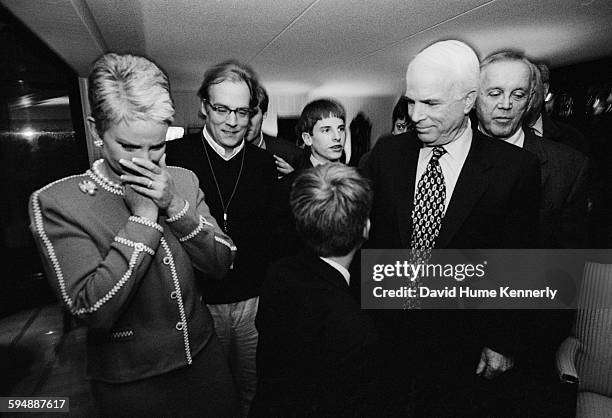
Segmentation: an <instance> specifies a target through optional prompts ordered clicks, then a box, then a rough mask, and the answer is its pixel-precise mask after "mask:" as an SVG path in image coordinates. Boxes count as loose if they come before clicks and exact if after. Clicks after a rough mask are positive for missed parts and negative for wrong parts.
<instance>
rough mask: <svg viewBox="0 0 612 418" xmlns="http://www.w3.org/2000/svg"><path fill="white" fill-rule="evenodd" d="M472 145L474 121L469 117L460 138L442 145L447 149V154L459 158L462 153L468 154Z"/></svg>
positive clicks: (454, 158)
mask: <svg viewBox="0 0 612 418" xmlns="http://www.w3.org/2000/svg"><path fill="white" fill-rule="evenodd" d="M471 145H472V123H471V122H470V120H469V119H468V121H467V126H466V128H465V130H464V131H463V132H462V133H461V135H459V138H457V139H455V140H454V141H453V142H449V143H448V144H446V145H442V146H443V147H444V149H445V150H446V154H448V156H449V157H450V158H451V159H453V160H459V159H460V157H461V156H462V155H467V154H468V152H469V151H470V146H471Z"/></svg>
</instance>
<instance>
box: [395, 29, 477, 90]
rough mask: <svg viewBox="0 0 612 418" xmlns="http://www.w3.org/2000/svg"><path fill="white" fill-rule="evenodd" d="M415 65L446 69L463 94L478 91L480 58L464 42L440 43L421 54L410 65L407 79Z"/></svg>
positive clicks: (449, 41)
mask: <svg viewBox="0 0 612 418" xmlns="http://www.w3.org/2000/svg"><path fill="white" fill-rule="evenodd" d="M415 64H426V65H428V66H432V67H434V68H440V69H444V70H446V71H447V72H448V74H449V75H451V77H452V78H451V81H452V82H453V84H454V85H455V86H456V87H457V88H459V89H460V90H461V93H462V94H464V93H469V92H471V91H476V90H477V89H478V79H479V75H480V71H479V64H478V56H477V55H476V52H474V50H473V49H472V48H471V47H470V46H469V45H467V44H466V43H464V42H461V41H457V40H446V41H438V42H436V43H434V44H432V45H430V46H428V47H427V48H425V49H423V50H422V51H421V52H419V53H418V54H417V55H416V56H415V57H414V59H413V60H412V61H411V62H410V64H409V65H408V70H407V71H406V77H408V73H409V72H410V69H411V67H412V66H413V65H415Z"/></svg>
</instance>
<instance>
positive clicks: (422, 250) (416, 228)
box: [403, 147, 446, 309]
mask: <svg viewBox="0 0 612 418" xmlns="http://www.w3.org/2000/svg"><path fill="white" fill-rule="evenodd" d="M445 153H446V150H445V149H444V148H442V147H435V148H434V149H433V154H432V156H431V159H430V160H429V163H428V164H427V168H426V169H425V172H424V173H423V175H422V176H421V179H420V180H419V184H418V186H417V192H416V195H415V196H414V209H413V210H412V238H411V239H410V249H411V251H410V252H411V263H412V264H426V263H428V262H429V258H430V257H431V250H432V249H433V247H434V245H435V242H436V238H437V237H438V234H439V233H440V227H441V226H442V217H443V216H444V199H446V185H445V184H444V175H443V174H442V168H441V167H440V162H439V161H438V160H439V159H440V157H441V156H442V155H444V154H445ZM420 282H421V277H414V278H413V279H411V280H409V281H408V283H407V286H408V288H411V289H415V290H416V291H417V294H418V287H419V283H420ZM403 308H404V309H420V308H421V300H420V298H419V297H418V296H417V297H412V298H407V299H406V300H405V301H404V304H403Z"/></svg>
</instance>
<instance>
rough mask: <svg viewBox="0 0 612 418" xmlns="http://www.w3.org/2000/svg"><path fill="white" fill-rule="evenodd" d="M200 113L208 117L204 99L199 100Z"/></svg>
mask: <svg viewBox="0 0 612 418" xmlns="http://www.w3.org/2000/svg"><path fill="white" fill-rule="evenodd" d="M200 113H202V115H203V116H204V118H207V117H208V113H207V112H206V106H205V105H204V100H200Z"/></svg>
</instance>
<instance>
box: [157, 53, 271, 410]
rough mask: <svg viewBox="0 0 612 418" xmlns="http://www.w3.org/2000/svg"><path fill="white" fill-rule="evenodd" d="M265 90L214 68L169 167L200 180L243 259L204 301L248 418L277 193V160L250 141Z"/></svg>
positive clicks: (234, 71)
mask: <svg viewBox="0 0 612 418" xmlns="http://www.w3.org/2000/svg"><path fill="white" fill-rule="evenodd" d="M258 86H259V82H258V80H257V77H256V75H255V73H254V72H253V70H252V69H250V68H249V67H247V66H246V65H244V64H241V63H240V62H237V61H234V60H230V61H225V62H223V63H220V64H218V65H215V66H213V67H211V68H209V69H208V70H207V71H206V73H205V74H204V80H203V82H202V85H201V87H200V89H199V90H198V96H199V97H200V99H201V100H200V112H201V114H202V115H203V117H204V120H205V122H204V128H203V130H202V132H201V133H198V134H195V135H188V136H186V137H185V138H183V139H181V140H178V141H174V142H171V143H170V144H168V147H167V153H168V161H171V162H172V163H173V164H175V165H179V166H182V167H185V168H188V169H189V170H192V171H193V172H195V173H196V175H197V177H198V179H199V181H200V188H201V189H202V191H203V192H204V200H205V201H206V203H207V204H208V206H209V207H210V211H211V214H212V215H213V216H214V217H215V219H216V220H217V222H218V223H219V225H220V226H221V227H222V228H223V229H224V231H225V232H226V233H227V234H228V235H229V236H231V237H232V240H233V241H234V243H235V244H236V246H237V247H238V254H237V256H236V260H235V261H234V265H233V268H232V270H230V272H229V274H228V275H227V276H226V277H225V278H224V279H222V280H221V281H214V280H211V279H210V278H207V277H204V278H203V280H202V284H203V287H204V299H205V300H204V301H205V302H206V304H207V306H208V309H209V310H210V312H211V314H212V317H213V319H214V323H215V331H216V333H217V336H218V337H219V340H220V341H221V345H222V347H223V348H224V350H225V353H226V356H227V358H228V361H229V364H230V369H231V371H232V374H233V377H234V382H235V385H236V388H237V390H238V395H239V399H240V402H241V407H242V413H243V416H247V414H248V411H249V407H250V404H251V401H252V399H253V397H254V394H255V387H256V375H255V351H256V348H257V330H256V329H255V325H254V320H255V314H256V313H257V304H258V295H259V289H260V284H261V281H262V280H263V276H264V274H265V271H266V269H267V264H268V259H269V256H270V250H269V249H270V247H269V245H270V242H271V219H272V216H273V215H272V206H273V205H272V194H273V188H274V185H275V182H276V167H275V164H274V159H273V158H272V156H271V155H270V154H269V153H268V152H266V151H265V150H263V149H260V148H258V147H256V146H255V145H253V144H250V143H248V142H246V141H245V137H246V133H247V128H248V126H249V120H250V118H251V116H252V114H253V109H254V108H255V107H256V106H257V105H258V101H257V95H256V91H257V88H258Z"/></svg>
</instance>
